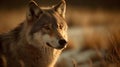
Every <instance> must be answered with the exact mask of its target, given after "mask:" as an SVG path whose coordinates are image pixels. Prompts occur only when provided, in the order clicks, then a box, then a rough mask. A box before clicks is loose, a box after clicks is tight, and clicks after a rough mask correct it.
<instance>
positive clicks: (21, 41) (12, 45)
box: [0, 0, 68, 67]
mask: <svg viewBox="0 0 120 67" xmlns="http://www.w3.org/2000/svg"><path fill="white" fill-rule="evenodd" d="M28 7H29V8H28V10H27V12H26V19H25V20H24V21H23V22H22V23H21V24H20V25H19V26H17V27H16V28H15V29H13V30H11V31H9V32H7V33H4V34H0V67H53V66H54V64H55V62H56V61H57V58H58V57H59V55H60V54H61V52H62V50H63V49H64V48H65V47H66V46H67V42H68V39H67V28H68V26H67V22H66V21H65V13H66V2H65V1H64V0H61V1H60V2H59V3H58V4H56V5H54V6H52V7H44V8H42V7H39V5H38V4H37V3H36V2H35V1H30V2H29V5H28Z"/></svg>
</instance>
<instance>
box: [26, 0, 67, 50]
mask: <svg viewBox="0 0 120 67" xmlns="http://www.w3.org/2000/svg"><path fill="white" fill-rule="evenodd" d="M65 11H66V3H65V1H61V2H60V3H59V4H57V5H56V6H54V7H49V8H39V7H38V5H37V4H36V3H35V2H34V1H32V2H30V4H29V9H28V12H27V23H26V25H25V26H26V27H25V28H26V29H27V30H26V38H27V41H28V42H29V44H34V45H35V46H37V47H38V46H41V45H42V46H45V45H46V46H47V47H52V48H56V49H62V48H64V47H65V46H66V43H67V24H66V22H65V20H64V18H65ZM43 44H44V45H43Z"/></svg>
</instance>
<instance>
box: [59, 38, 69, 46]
mask: <svg viewBox="0 0 120 67" xmlns="http://www.w3.org/2000/svg"><path fill="white" fill-rule="evenodd" d="M66 43H67V42H66V40H64V39H61V40H59V44H60V45H61V46H65V44H66Z"/></svg>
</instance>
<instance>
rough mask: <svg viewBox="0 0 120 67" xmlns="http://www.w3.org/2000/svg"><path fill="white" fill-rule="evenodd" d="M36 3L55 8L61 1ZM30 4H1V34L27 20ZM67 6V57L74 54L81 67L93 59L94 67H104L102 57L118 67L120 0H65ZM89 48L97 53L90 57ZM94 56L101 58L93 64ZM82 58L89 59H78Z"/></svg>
mask: <svg viewBox="0 0 120 67" xmlns="http://www.w3.org/2000/svg"><path fill="white" fill-rule="evenodd" d="M35 1H36V2H37V3H38V4H39V5H40V6H52V5H54V4H56V3H58V2H59V0H35ZM28 2H29V0H1V1H0V33H4V32H7V31H9V30H11V29H13V28H15V27H16V26H17V25H18V24H20V23H21V22H22V21H23V20H24V19H25V18H26V9H27V8H28V6H27V5H28ZM66 3H67V12H66V21H67V23H68V25H69V29H68V36H69V45H68V47H67V48H66V50H65V51H64V52H63V53H64V54H65V56H67V57H68V56H70V55H72V58H73V59H75V63H77V64H78V63H79V65H81V67H82V65H85V63H86V62H87V61H90V59H91V58H92V59H91V61H90V63H91V62H92V63H93V67H98V66H94V62H96V61H100V63H101V62H102V64H103V65H105V63H103V62H104V61H101V55H102V59H104V60H105V62H107V64H110V66H111V65H112V64H113V67H119V66H115V64H116V63H117V64H119V61H120V55H119V54H120V49H119V47H120V46H119V44H120V0H66ZM89 49H92V50H93V52H96V53H95V54H93V53H92V54H90V53H91V52H89ZM97 51H99V52H100V54H99V52H97ZM76 52H77V53H76ZM83 52H86V54H81V53H83ZM87 52H88V53H87ZM64 54H63V55H62V56H64ZM66 54H67V55H66ZM86 55H90V56H86ZM91 55H92V57H91ZM93 55H94V56H98V55H99V58H100V59H97V60H94V61H93V57H94V56H93ZM103 56H104V57H103ZM83 57H89V58H88V59H86V58H85V59H78V58H83ZM106 57H110V58H107V61H106ZM97 58H98V57H97ZM111 58H112V60H111ZM64 59H66V58H64ZM95 59H96V58H95ZM67 60H68V59H67ZM80 60H81V61H80ZM82 60H85V61H82ZM66 62H67V61H66ZM59 67H60V65H59ZM61 67H70V66H61ZM78 67H79V66H78ZM83 67H84V66H83ZM88 67H89V63H88ZM106 67H108V66H106ZM111 67H112V66H111Z"/></svg>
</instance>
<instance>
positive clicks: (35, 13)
mask: <svg viewBox="0 0 120 67" xmlns="http://www.w3.org/2000/svg"><path fill="white" fill-rule="evenodd" d="M42 13H43V11H42V9H40V8H39V6H38V5H37V3H36V2H35V1H33V0H31V1H30V3H29V8H28V12H27V20H34V19H35V18H38V17H39V16H40V14H42Z"/></svg>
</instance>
